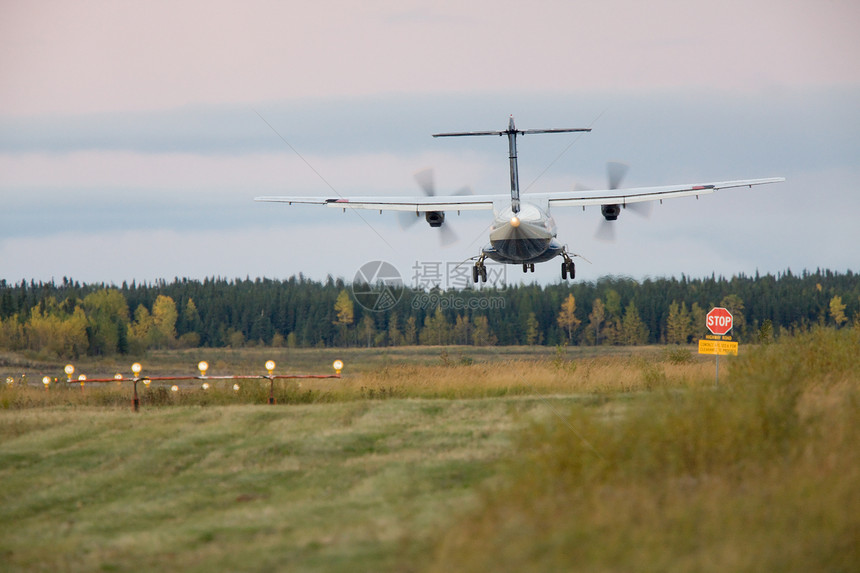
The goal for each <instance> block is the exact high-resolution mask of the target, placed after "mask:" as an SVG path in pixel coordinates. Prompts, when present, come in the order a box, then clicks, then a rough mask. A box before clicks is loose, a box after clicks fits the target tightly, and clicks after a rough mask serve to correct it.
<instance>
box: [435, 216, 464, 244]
mask: <svg viewBox="0 0 860 573" xmlns="http://www.w3.org/2000/svg"><path fill="white" fill-rule="evenodd" d="M458 238H459V237H457V233H455V232H454V230H453V229H451V226H450V225H448V223H447V222H446V223H442V226H441V227H439V242H440V243H441V244H442V246H443V247H449V246H451V245H453V244H454V243H456V242H457V240H458Z"/></svg>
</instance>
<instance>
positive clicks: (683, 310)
mask: <svg viewBox="0 0 860 573" xmlns="http://www.w3.org/2000/svg"><path fill="white" fill-rule="evenodd" d="M691 330H692V317H691V316H690V311H689V310H687V305H686V304H684V303H683V302H681V303H679V302H678V301H675V300H673V301H672V304H670V305H669V317H668V318H667V319H666V342H667V343H668V344H687V342H688V341H689V338H690V334H691Z"/></svg>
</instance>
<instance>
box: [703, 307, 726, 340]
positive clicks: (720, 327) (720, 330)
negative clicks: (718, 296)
mask: <svg viewBox="0 0 860 573" xmlns="http://www.w3.org/2000/svg"><path fill="white" fill-rule="evenodd" d="M705 324H706V325H707V327H708V330H710V331H711V332H713V333H714V334H720V335H722V334H725V333H727V332H728V331H730V330H731V329H732V313H730V312H729V311H727V310H726V309H724V308H723V307H721V306H718V307H717V308H712V309H711V311H710V312H709V313H708V314H707V315H706V318H705Z"/></svg>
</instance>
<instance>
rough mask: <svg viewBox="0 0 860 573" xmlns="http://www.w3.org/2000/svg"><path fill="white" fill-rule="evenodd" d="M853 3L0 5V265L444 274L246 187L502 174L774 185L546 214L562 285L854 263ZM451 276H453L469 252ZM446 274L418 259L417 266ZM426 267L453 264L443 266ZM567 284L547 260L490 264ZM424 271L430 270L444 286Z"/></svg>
mask: <svg viewBox="0 0 860 573" xmlns="http://www.w3.org/2000/svg"><path fill="white" fill-rule="evenodd" d="M858 26H860V4H858V3H857V2H856V0H827V1H821V0H817V1H813V0H739V1H735V0H727V1H720V0H716V1H709V2H699V1H677V0H652V1H650V2H634V1H621V0H606V1H601V2H596V1H584V0H579V1H569V0H565V1H550V0H536V1H534V2H529V3H524V2H507V1H503V0H477V1H468V0H466V1H464V0H460V1H458V2H449V1H439V0H433V1H414V0H397V1H377V0H368V1H365V2H361V3H357V2H349V1H345V0H322V1H317V2H313V3H310V2H281V1H279V2H264V1H243V2H225V1H218V0H214V1H213V0H208V1H205V2H204V1H200V2H197V1H186V2H181V3H178V2H158V1H146V2H143V1H141V2H135V1H126V2H116V1H105V2H99V1H87V0H82V1H77V2H60V1H39V0H35V1H18V0H3V1H2V2H0V280H7V281H10V282H11V281H16V282H17V281H20V280H22V279H26V280H30V279H34V280H37V281H40V280H41V281H50V280H52V279H53V280H57V281H60V280H62V278H63V277H70V278H73V279H75V280H79V281H82V282H106V283H113V284H120V283H121V282H123V281H129V282H130V281H131V280H136V281H138V282H139V281H154V280H158V279H166V280H168V281H169V280H172V279H173V278H174V277H178V278H193V279H203V278H205V277H224V278H228V279H229V278H246V277H250V278H256V277H268V278H280V279H285V278H288V277H290V276H293V275H298V274H299V273H302V274H303V275H304V276H305V277H309V278H312V279H316V280H325V279H326V277H328V276H332V277H334V278H344V279H345V280H347V281H348V282H349V281H351V280H352V279H353V277H354V276H355V274H356V272H357V271H358V270H359V269H360V267H361V266H362V265H363V264H365V263H367V262H370V261H388V262H391V263H392V264H393V265H394V266H395V267H396V268H397V269H398V270H399V272H400V274H401V275H402V277H403V280H404V282H406V283H407V284H413V285H416V284H427V281H431V282H432V281H433V280H436V282H438V283H439V284H440V286H442V287H448V286H457V284H455V283H456V281H455V278H454V276H453V275H452V274H451V273H452V271H451V269H454V268H457V265H458V264H459V263H460V262H462V261H464V260H465V259H467V258H469V257H472V256H475V255H477V254H478V253H479V252H480V249H481V247H483V246H484V245H485V244H486V242H487V240H488V238H487V233H488V229H487V227H488V225H489V223H490V215H489V213H487V212H471V213H463V214H461V215H459V216H458V215H457V214H456V213H449V214H448V219H447V221H446V224H450V225H451V228H452V230H454V232H455V233H456V235H457V237H458V240H457V241H456V242H455V243H454V244H452V245H450V246H443V245H441V244H440V241H439V232H438V230H436V229H431V228H430V227H429V226H427V225H426V223H423V222H421V224H417V225H413V226H411V227H408V228H405V229H404V228H401V226H400V225H399V223H398V219H397V217H396V215H395V214H393V213H384V214H378V213H377V212H369V211H362V212H353V211H349V212H346V213H342V212H341V211H339V210H334V209H325V208H320V207H313V206H287V205H282V204H266V203H257V202H254V201H253V198H254V197H256V196H260V195H314V196H316V195H319V196H331V195H333V194H336V195H341V196H349V195H363V194H372V195H386V194H390V195H411V194H420V193H421V191H420V188H419V187H418V185H417V183H416V182H415V180H414V174H415V173H417V172H419V171H421V170H423V169H426V168H433V169H434V173H435V180H436V184H437V188H438V192H439V193H440V194H448V193H454V192H457V191H458V190H459V189H461V188H463V187H465V186H468V187H469V188H470V189H472V190H473V191H474V192H475V193H481V194H483V193H508V192H509V173H508V158H507V145H506V141H505V140H504V139H502V138H458V139H434V138H432V137H430V135H431V134H432V133H437V132H443V131H471V130H500V129H505V128H506V126H507V121H508V117H509V116H510V115H513V116H514V117H515V119H516V122H517V126H518V127H519V128H525V129H529V128H532V129H540V128H554V127H590V128H592V130H593V131H592V132H591V133H588V134H564V135H562V134H553V135H531V136H524V137H522V138H520V139H519V141H518V143H519V170H520V184H521V188H522V189H524V190H525V194H528V192H530V191H535V192H544V191H559V190H566V189H573V188H574V185H581V186H586V187H590V188H604V187H605V186H606V167H605V166H606V163H607V161H616V160H620V161H623V162H625V163H626V164H628V165H629V167H630V169H629V173H628V175H627V177H626V179H625V181H624V185H625V186H650V185H664V184H673V183H692V182H713V181H725V180H731V179H749V178H759V177H786V182H785V183H781V184H776V185H768V186H762V187H756V188H753V189H738V190H726V191H720V192H717V193H715V194H713V195H709V196H705V197H701V198H700V199H698V200H696V199H694V198H685V199H678V200H673V201H667V202H665V203H664V204H662V205H655V206H654V208H653V209H652V211H651V213H650V215H649V216H648V217H647V218H644V217H639V216H638V215H637V214H635V213H632V212H623V213H622V214H621V217H620V218H619V220H618V224H617V226H616V239H615V241H614V242H612V243H606V242H603V241H600V240H598V239H597V238H595V231H596V230H597V227H598V225H599V223H600V220H601V216H600V213H599V209H595V208H589V209H587V210H585V211H584V212H583V211H582V210H581V209H579V208H568V209H564V208H557V209H554V210H553V213H552V214H553V216H554V217H555V219H556V222H557V224H558V228H559V229H558V238H559V240H560V241H561V242H562V243H564V244H567V245H568V246H569V249H570V251H571V252H573V253H577V254H578V255H580V256H581V257H582V258H578V259H577V280H585V281H589V280H592V281H593V280H597V279H598V278H599V277H602V276H607V275H615V276H630V277H633V278H636V279H640V280H641V279H644V278H647V277H670V276H675V277H680V276H681V275H682V274H684V275H687V276H691V277H703V276H711V275H712V274H716V275H723V276H727V277H729V276H733V275H737V274H740V273H744V274H747V275H751V274H754V273H756V272H759V273H761V274H765V273H772V274H776V273H780V272H784V271H786V270H787V269H791V270H792V271H793V272H800V271H802V270H804V269H806V270H811V271H814V270H815V269H817V268H822V269H824V268H827V269H831V270H836V271H842V272H844V271H847V270H852V271H854V272H857V271H860V248H858V246H857V245H860V224H857V213H858V212H860V193H858V192H857V187H858V181H860V66H857V65H856V62H857V59H858V57H860V35H858V34H857V33H856V30H857V29H858ZM466 268H467V267H466ZM434 269H435V270H434ZM439 269H443V270H442V271H441V272H438V271H439ZM497 271H498V273H501V274H497V276H500V277H502V279H503V280H504V282H507V283H517V282H531V281H537V282H540V283H543V284H548V283H555V282H558V281H559V280H560V265H559V264H557V262H556V261H553V262H550V263H545V264H542V265H538V266H537V270H536V272H535V273H534V274H531V273H530V274H527V275H524V274H523V273H522V271H521V269H520V268H518V267H515V266H508V267H505V268H503V269H497ZM434 276H435V277H436V278H435V279H433V277H434Z"/></svg>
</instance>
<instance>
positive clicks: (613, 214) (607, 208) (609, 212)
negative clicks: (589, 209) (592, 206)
mask: <svg viewBox="0 0 860 573" xmlns="http://www.w3.org/2000/svg"><path fill="white" fill-rule="evenodd" d="M600 212H601V214H603V218H604V219H606V220H607V221H614V220H615V219H617V218H618V215H619V214H620V213H621V205H601V206H600Z"/></svg>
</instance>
